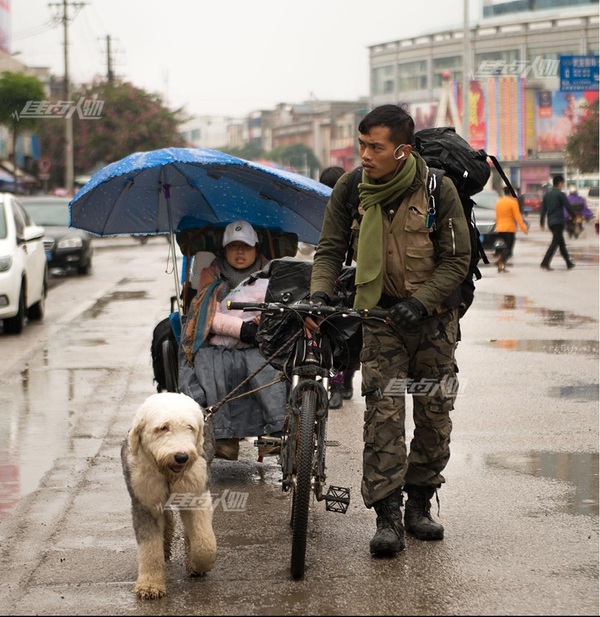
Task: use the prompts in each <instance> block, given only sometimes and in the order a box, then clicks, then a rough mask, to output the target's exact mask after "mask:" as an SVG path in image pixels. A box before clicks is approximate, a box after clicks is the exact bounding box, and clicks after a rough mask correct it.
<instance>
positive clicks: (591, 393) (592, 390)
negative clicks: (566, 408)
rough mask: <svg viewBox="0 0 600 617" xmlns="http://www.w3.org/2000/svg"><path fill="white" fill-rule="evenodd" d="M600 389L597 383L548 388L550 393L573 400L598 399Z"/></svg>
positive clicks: (553, 395)
mask: <svg viewBox="0 0 600 617" xmlns="http://www.w3.org/2000/svg"><path fill="white" fill-rule="evenodd" d="M599 390H600V387H599V385H598V384H597V383H592V384H587V385H583V386H554V387H552V388H550V389H549V390H548V395H549V396H552V397H554V398H565V399H569V400H572V401H597V400H598V399H599V398H600V397H599Z"/></svg>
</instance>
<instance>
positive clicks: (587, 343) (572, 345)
mask: <svg viewBox="0 0 600 617" xmlns="http://www.w3.org/2000/svg"><path fill="white" fill-rule="evenodd" d="M487 344H490V345H493V346H494V347H497V348H499V349H509V350H511V351H534V352H541V353H547V354H556V355H567V356H595V357H597V356H598V349H599V347H598V341H591V340H577V339H571V340H563V339H558V340H552V339H539V340H538V339H525V340H518V339H492V340H490V341H489V342H488V343H487Z"/></svg>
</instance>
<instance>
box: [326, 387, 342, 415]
mask: <svg viewBox="0 0 600 617" xmlns="http://www.w3.org/2000/svg"><path fill="white" fill-rule="evenodd" d="M343 403H344V400H343V399H342V384H341V383H334V384H331V387H330V389H329V409H340V407H341V406H342V405H343Z"/></svg>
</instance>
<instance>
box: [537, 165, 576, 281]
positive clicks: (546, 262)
mask: <svg viewBox="0 0 600 617" xmlns="http://www.w3.org/2000/svg"><path fill="white" fill-rule="evenodd" d="M564 185H565V179H564V177H563V176H561V175H560V174H558V175H556V176H554V178H553V179H552V188H551V189H550V190H549V191H548V192H547V193H546V194H545V195H544V199H543V201H542V213H541V218H540V227H541V229H542V230H543V229H544V222H545V220H546V217H548V227H549V228H550V231H551V232H552V241H551V242H550V246H549V247H548V250H547V251H546V254H545V255H544V259H542V263H541V264H540V268H542V270H553V268H551V267H550V263H551V262H552V258H553V257H554V253H555V252H556V249H557V248H558V249H559V250H560V254H561V255H562V256H563V259H564V260H565V262H566V263H567V269H568V270H571V268H574V267H575V264H574V263H573V262H572V261H571V258H570V257H569V252H568V251H567V245H566V244H565V236H564V231H565V210H567V211H568V212H569V214H570V215H571V216H574V212H573V207H572V206H571V204H570V203H569V200H568V199H567V196H566V195H565V194H564V193H563V190H562V189H563V187H564Z"/></svg>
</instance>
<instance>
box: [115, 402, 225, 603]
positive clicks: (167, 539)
mask: <svg viewBox="0 0 600 617" xmlns="http://www.w3.org/2000/svg"><path fill="white" fill-rule="evenodd" d="M203 433H204V416H203V413H202V409H201V407H200V406H199V405H198V403H196V401H194V399H192V398H190V397H189V396H186V395H185V394H177V393H174V392H162V393H160V394H153V395H152V396H149V397H148V398H147V399H146V400H145V401H144V403H142V405H141V406H140V407H139V409H138V410H137V413H136V414H135V417H134V419H133V424H132V426H131V430H130V431H129V435H128V437H127V439H126V440H125V443H124V444H123V447H122V449H121V460H122V463H123V473H124V475H125V482H126V484H127V489H128V491H129V494H130V496H131V502H132V506H131V512H132V515H133V527H134V530H135V537H136V540H137V545H138V568H139V571H138V579H137V582H136V585H135V588H134V592H135V593H136V594H137V596H138V598H140V599H142V600H151V599H154V598H160V597H161V596H164V595H165V593H166V592H167V588H166V579H165V560H167V559H169V557H170V556H171V541H172V539H173V530H174V520H173V512H172V509H174V508H177V509H179V513H180V515H181V521H182V523H183V528H184V535H185V553H186V571H187V573H188V574H189V575H190V576H200V575H202V574H205V573H206V572H208V571H209V570H211V569H212V568H213V566H214V564H215V560H216V558H217V543H216V539H215V534H214V532H213V528H212V511H213V509H212V500H211V496H210V492H209V491H208V472H207V464H206V460H205V459H204V458H203V453H204V449H203V439H204V436H203ZM165 505H166V506H167V507H166V508H165ZM170 508H171V509H170Z"/></svg>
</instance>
